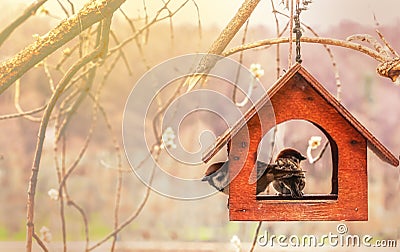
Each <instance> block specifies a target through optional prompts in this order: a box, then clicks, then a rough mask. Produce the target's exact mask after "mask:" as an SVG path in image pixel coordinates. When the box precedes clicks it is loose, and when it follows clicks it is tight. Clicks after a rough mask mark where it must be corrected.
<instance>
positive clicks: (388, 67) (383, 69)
mask: <svg viewBox="0 0 400 252" xmlns="http://www.w3.org/2000/svg"><path fill="white" fill-rule="evenodd" d="M301 42H304V43H315V44H324V45H333V46H339V47H344V48H348V49H352V50H355V51H358V52H361V53H364V54H366V55H368V56H370V57H371V58H373V59H375V60H377V61H378V62H380V64H379V65H378V67H377V69H376V70H377V72H378V74H379V75H381V76H383V77H387V78H389V79H391V80H392V81H393V82H394V81H396V80H397V78H398V76H399V75H400V58H392V59H387V58H385V57H384V56H383V55H382V54H380V53H379V52H377V51H374V50H373V49H371V48H369V47H366V46H363V45H360V44H358V43H354V42H349V41H346V40H340V39H332V38H321V37H318V38H310V37H302V38H301ZM282 43H289V38H273V39H264V40H260V41H256V42H253V43H249V44H246V45H241V46H237V47H234V48H232V49H230V50H228V51H225V52H223V53H222V56H224V57H226V56H229V55H232V54H235V53H237V52H240V51H244V50H249V49H254V48H258V47H262V46H268V45H275V44H282Z"/></svg>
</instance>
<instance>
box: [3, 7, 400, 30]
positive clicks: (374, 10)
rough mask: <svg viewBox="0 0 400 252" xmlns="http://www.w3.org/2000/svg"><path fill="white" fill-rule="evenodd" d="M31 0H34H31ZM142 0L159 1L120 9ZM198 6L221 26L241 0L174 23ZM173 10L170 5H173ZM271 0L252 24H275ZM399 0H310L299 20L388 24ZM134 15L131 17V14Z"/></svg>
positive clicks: (193, 20)
mask: <svg viewBox="0 0 400 252" xmlns="http://www.w3.org/2000/svg"><path fill="white" fill-rule="evenodd" d="M1 1H3V0H1ZM32 1H33V0H32ZM32 1H31V0H14V3H15V4H16V6H19V8H20V7H22V5H28V4H30V3H31V2H32ZM143 1H145V2H146V5H147V9H148V12H149V13H153V14H154V13H155V12H156V11H157V10H158V9H159V7H160V6H162V4H163V1H162V0H127V1H126V2H125V3H124V4H123V7H122V8H123V9H124V10H125V11H126V13H129V15H130V16H131V17H135V16H136V17H138V16H142V17H143V16H144V12H143V4H142V3H143ZM184 1H185V0H173V1H171V4H170V5H171V6H176V7H177V6H179V5H180V4H181V3H182V2H184ZM194 1H195V2H196V4H197V5H198V7H199V10H200V15H201V22H202V25H203V26H204V27H206V26H217V27H220V28H223V27H224V26H225V25H226V24H227V23H228V22H229V20H230V19H231V18H232V17H233V16H234V14H235V12H236V11H237V10H238V9H239V7H240V6H241V5H242V3H243V2H244V0H190V1H189V3H188V6H187V7H186V8H185V9H184V10H183V11H181V12H179V13H178V15H177V16H176V17H175V18H174V22H175V23H176V24H193V25H196V24H197V12H196V8H195V5H194V4H193V2H194ZM60 2H62V3H63V4H64V5H65V6H69V5H68V3H67V1H66V0H60ZM73 2H74V4H75V7H76V9H79V8H80V7H81V6H82V5H83V4H84V3H86V2H87V1H86V0H85V1H73ZM280 2H282V1H281V0H274V3H275V6H276V8H277V9H278V10H280V11H284V6H283V4H280ZM45 6H46V8H49V9H54V10H56V11H57V12H58V13H62V12H59V11H61V9H60V7H59V5H58V3H57V1H56V0H49V1H48V2H47V3H46V4H45ZM172 9H173V8H172ZM271 10H272V9H271V2H270V0H261V2H260V3H259V5H258V6H257V8H256V10H255V12H254V13H253V15H252V17H251V23H252V24H253V25H259V24H261V25H265V26H268V27H271V28H273V27H275V22H274V19H273V16H272V15H271ZM399 11H400V1H399V0H313V2H312V3H311V4H310V5H309V9H308V10H307V11H304V12H302V15H301V19H302V21H303V22H305V23H307V24H308V25H310V26H312V27H314V28H317V29H318V30H319V31H323V30H325V29H328V28H329V27H330V26H333V25H336V24H338V23H340V21H342V20H351V21H354V22H357V23H360V24H365V25H368V26H370V25H374V24H375V22H374V18H373V15H374V14H375V15H376V17H377V19H378V21H379V22H380V24H381V25H385V24H390V23H394V22H396V20H399V19H400V13H399ZM132 15H133V16H132Z"/></svg>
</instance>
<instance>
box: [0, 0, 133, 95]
mask: <svg viewBox="0 0 400 252" xmlns="http://www.w3.org/2000/svg"><path fill="white" fill-rule="evenodd" d="M125 1H126V0H107V1H100V0H92V1H90V2H89V3H87V4H86V5H85V6H84V7H83V8H82V9H81V10H80V11H79V12H78V13H77V14H76V15H74V16H71V17H70V18H68V19H66V20H64V21H62V22H61V23H60V24H59V25H58V26H57V27H56V28H54V29H53V30H51V31H50V32H48V33H47V34H46V35H44V36H41V37H39V38H38V39H37V40H36V41H35V42H34V43H32V44H31V45H29V46H27V47H26V48H25V49H23V50H22V51H20V52H19V53H18V54H17V55H15V56H14V57H12V58H11V59H8V60H6V61H4V62H2V63H1V64H0V94H1V93H3V92H4V91H5V90H6V89H7V88H8V87H9V86H10V85H11V84H12V83H14V82H15V81H16V80H17V79H19V78H20V77H21V76H22V75H24V74H25V73H26V72H27V71H28V70H29V69H31V68H32V67H33V66H35V65H36V64H37V63H39V62H40V61H41V60H43V59H44V58H45V57H47V56H48V55H50V54H51V53H53V52H54V51H55V50H57V49H58V48H60V47H61V46H63V45H64V44H65V43H67V42H68V41H70V40H71V39H73V38H75V37H76V36H78V35H79V34H80V33H81V32H82V31H83V30H85V29H86V28H88V27H90V26H91V25H93V24H95V23H97V22H99V21H100V20H102V19H104V17H105V16H109V15H111V14H112V13H114V11H115V10H117V9H118V8H119V7H120V6H121V5H122V3H124V2H125Z"/></svg>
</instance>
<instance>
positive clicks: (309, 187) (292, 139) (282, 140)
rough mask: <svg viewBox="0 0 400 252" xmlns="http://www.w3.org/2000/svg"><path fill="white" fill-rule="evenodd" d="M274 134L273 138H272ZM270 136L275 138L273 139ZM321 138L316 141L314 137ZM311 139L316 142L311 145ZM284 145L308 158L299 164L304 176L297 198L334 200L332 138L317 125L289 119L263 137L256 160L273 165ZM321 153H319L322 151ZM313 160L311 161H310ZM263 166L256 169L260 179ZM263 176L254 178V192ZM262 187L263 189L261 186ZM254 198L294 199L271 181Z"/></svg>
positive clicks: (335, 155) (335, 180)
mask: <svg viewBox="0 0 400 252" xmlns="http://www.w3.org/2000/svg"><path fill="white" fill-rule="evenodd" d="M274 134H276V137H275V138H274V137H273V136H274ZM271 139H275V141H274V142H272V141H271ZM315 139H317V140H320V141H317V140H315ZM311 140H314V141H316V142H315V143H314V142H313V143H314V144H315V145H312V146H313V147H315V148H311V146H310V144H311V143H310V142H309V141H311ZM286 148H293V149H296V150H298V151H299V152H300V153H301V154H302V155H303V156H306V157H307V160H304V161H302V162H301V163H300V166H301V168H302V170H304V175H305V186H304V188H303V189H302V191H303V193H304V195H303V197H302V198H300V199H332V200H336V199H337V194H338V148H337V144H336V142H335V141H334V140H333V138H332V137H331V136H330V135H329V134H328V133H327V132H326V131H325V130H324V129H323V128H322V127H321V126H320V125H318V124H316V123H314V122H310V121H306V120H289V121H285V122H282V123H280V124H278V125H277V126H276V128H272V129H270V130H269V131H268V132H267V133H266V134H265V135H264V136H263V138H262V140H261V142H260V143H259V146H258V150H257V161H258V162H257V163H259V162H263V163H266V164H273V163H275V161H276V157H277V155H278V153H279V152H280V151H282V150H283V149H286ZM321 152H322V154H321ZM320 154H321V155H320ZM313 161H314V162H313ZM264 171H265V169H259V170H258V171H257V177H258V178H260V177H261V174H262V173H263V172H264ZM262 183H265V182H263V180H262V179H259V180H258V181H257V192H259V191H260V188H264V187H265V186H264V187H263V185H262ZM261 190H262V189H261ZM257 199H260V200H262V199H293V197H292V196H290V195H285V194H282V193H280V192H279V191H278V190H276V189H275V188H274V186H273V183H272V182H271V183H270V184H269V186H268V187H267V188H266V189H265V190H264V191H263V192H261V193H258V194H257Z"/></svg>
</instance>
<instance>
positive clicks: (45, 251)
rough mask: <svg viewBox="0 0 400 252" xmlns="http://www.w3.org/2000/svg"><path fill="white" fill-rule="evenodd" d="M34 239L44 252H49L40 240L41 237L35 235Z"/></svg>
mask: <svg viewBox="0 0 400 252" xmlns="http://www.w3.org/2000/svg"><path fill="white" fill-rule="evenodd" d="M33 238H34V239H35V240H36V242H37V244H39V246H40V247H41V248H42V250H43V251H44V252H47V251H49V249H48V248H47V247H46V245H45V244H44V242H43V241H42V240H41V239H40V237H39V236H38V235H37V234H36V233H33Z"/></svg>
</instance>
